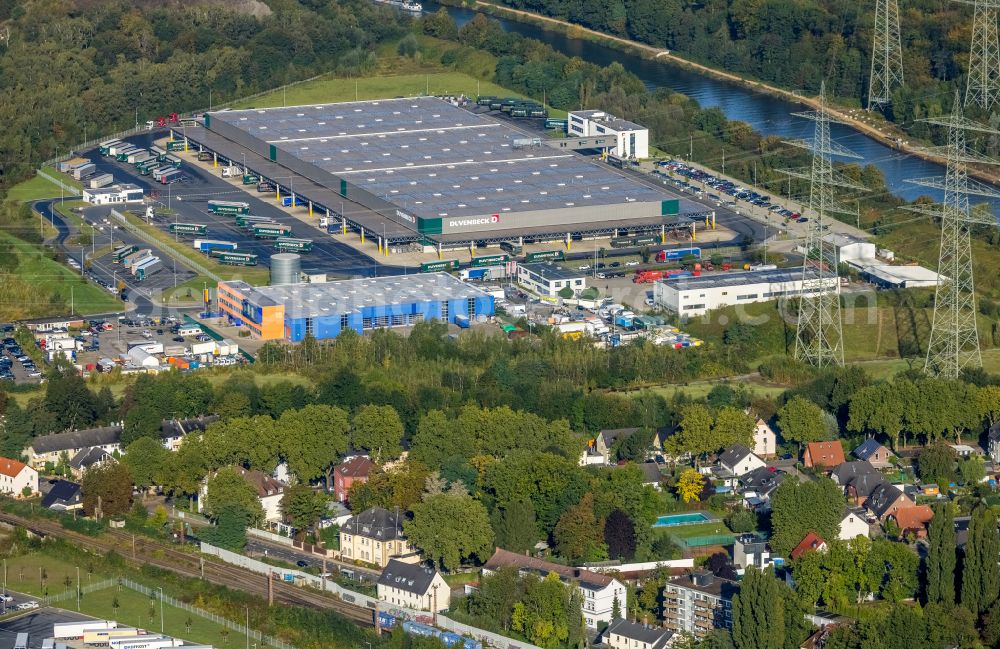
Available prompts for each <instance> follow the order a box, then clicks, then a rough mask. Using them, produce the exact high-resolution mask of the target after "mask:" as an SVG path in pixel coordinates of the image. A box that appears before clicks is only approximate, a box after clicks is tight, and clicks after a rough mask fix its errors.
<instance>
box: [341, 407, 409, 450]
mask: <svg viewBox="0 0 1000 649" xmlns="http://www.w3.org/2000/svg"><path fill="white" fill-rule="evenodd" d="M402 440H403V422H402V421H401V420H400V418H399V413H398V412H397V411H396V409H395V408H393V407H392V406H372V405H369V406H364V407H363V408H361V410H359V411H358V414H356V415H354V420H353V421H352V422H351V445H352V446H354V448H363V449H365V450H366V451H368V452H369V453H371V455H372V457H373V458H375V460H376V461H381V460H391V459H393V458H396V457H399V453H400V446H399V445H400V442H401V441H402Z"/></svg>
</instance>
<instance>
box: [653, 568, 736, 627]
mask: <svg viewBox="0 0 1000 649" xmlns="http://www.w3.org/2000/svg"><path fill="white" fill-rule="evenodd" d="M738 591H739V584H737V583H736V582H735V581H730V580H729V579H723V578H722V577H716V576H715V575H713V574H712V573H711V572H708V571H700V572H693V573H691V574H690V575H682V576H680V577H674V578H673V579H668V580H667V583H666V586H664V588H663V625H664V626H665V627H667V628H668V629H670V630H671V631H674V632H676V633H679V632H682V631H683V632H685V633H690V634H691V635H693V636H694V637H696V638H698V639H701V638H703V637H705V635H706V634H707V633H708V632H709V631H711V630H712V629H731V628H733V596H734V595H736V593H737V592H738Z"/></svg>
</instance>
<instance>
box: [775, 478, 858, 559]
mask: <svg viewBox="0 0 1000 649" xmlns="http://www.w3.org/2000/svg"><path fill="white" fill-rule="evenodd" d="M843 509H844V496H843V493H842V492H841V490H840V488H839V487H837V485H836V484H834V483H833V481H832V480H830V479H829V478H820V479H819V480H816V481H814V482H813V481H810V482H803V483H800V482H799V481H798V480H785V481H784V482H782V483H781V485H780V486H779V487H778V488H777V490H775V492H774V496H773V497H772V499H771V526H772V528H773V535H772V537H771V547H772V548H774V550H775V552H778V553H781V554H782V556H784V555H785V554H786V553H788V552H789V551H791V550H792V548H794V547H795V546H796V545H798V543H799V542H800V541H801V540H802V539H803V538H804V537H805V535H806V533H808V532H815V533H816V534H819V535H820V537H822V538H823V539H827V540H831V539H835V538H836V537H837V532H838V531H839V528H840V516H841V513H842V512H843Z"/></svg>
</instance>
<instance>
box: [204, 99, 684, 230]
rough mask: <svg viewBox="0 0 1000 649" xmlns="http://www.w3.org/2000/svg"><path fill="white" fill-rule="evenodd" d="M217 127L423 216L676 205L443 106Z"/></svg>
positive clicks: (295, 111)
mask: <svg viewBox="0 0 1000 649" xmlns="http://www.w3.org/2000/svg"><path fill="white" fill-rule="evenodd" d="M212 119H213V120H218V121H222V122H226V123H228V124H231V125H232V126H234V127H237V128H239V129H241V130H244V131H246V132H247V133H249V134H251V135H253V136H254V137H256V138H258V139H260V140H263V141H265V142H267V143H268V144H272V145H274V146H275V147H276V148H278V149H279V150H281V151H283V152H285V153H287V154H290V155H293V156H295V157H297V158H300V159H302V160H305V161H308V162H310V163H312V164H314V165H315V166H316V167H318V168H320V169H323V170H324V171H328V172H330V173H331V174H334V175H336V176H338V177H342V178H345V179H347V181H348V182H349V183H351V184H353V185H356V186H358V187H361V188H363V189H365V190H367V191H369V192H371V193H372V194H375V195H377V196H380V197H382V198H383V199H386V200H388V201H390V202H392V203H395V204H397V205H399V206H400V207H402V208H403V209H405V210H406V211H408V212H411V213H414V214H417V215H419V216H423V217H430V218H433V217H444V216H469V215H476V214H484V213H487V212H522V211H534V210H542V209H559V208H572V207H577V206H594V205H609V206H611V205H627V204H628V203H635V202H658V201H662V200H664V199H667V198H670V197H671V196H670V195H668V194H666V193H664V192H661V191H659V190H657V189H655V188H653V187H649V186H647V185H644V184H642V183H639V182H636V181H635V180H632V179H631V178H629V177H627V176H625V175H624V174H621V173H618V172H617V171H616V170H613V169H611V168H609V167H607V166H605V165H602V164H598V163H596V162H592V161H589V160H587V159H586V158H583V157H582V156H579V155H577V154H574V153H571V152H563V151H557V150H555V149H551V148H549V147H546V146H540V145H538V144H537V143H536V144H530V138H527V137H526V135H525V134H523V133H521V132H520V131H518V130H516V129H514V128H512V127H510V126H507V125H505V124H501V123H498V122H495V121H493V120H491V119H489V118H486V117H483V116H480V115H476V114H474V113H470V112H468V111H466V110H464V109H461V108H459V107H457V106H453V105H451V104H449V103H447V102H445V101H443V100H440V99H437V98H434V97H418V98H405V99H389V100H378V101H367V102H350V103H342V104H321V105H316V106H295V107H288V108H269V109H249V110H240V111H224V112H220V113H213V114H212ZM279 159H280V155H279ZM651 216H652V214H651Z"/></svg>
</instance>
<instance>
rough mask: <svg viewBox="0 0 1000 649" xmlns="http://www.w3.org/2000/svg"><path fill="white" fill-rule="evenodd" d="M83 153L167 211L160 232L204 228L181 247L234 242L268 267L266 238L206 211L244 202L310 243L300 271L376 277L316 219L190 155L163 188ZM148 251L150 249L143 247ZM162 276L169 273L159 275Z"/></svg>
mask: <svg viewBox="0 0 1000 649" xmlns="http://www.w3.org/2000/svg"><path fill="white" fill-rule="evenodd" d="M162 137H163V132H162V131H154V132H150V133H147V134H142V135H137V136H134V137H131V138H127V140H128V141H129V142H132V143H134V144H136V145H137V146H142V147H147V148H148V147H150V146H152V145H153V141H154V140H155V139H157V138H162ZM83 155H85V156H86V157H88V158H90V159H91V160H92V161H93V162H94V164H95V165H96V166H97V173H110V174H112V175H114V177H115V182H118V183H122V182H128V183H132V184H135V185H138V186H140V187H142V188H143V190H144V192H145V195H146V197H147V199H152V201H153V202H154V204H155V205H156V207H157V208H160V209H163V208H166V210H167V213H166V214H162V215H160V214H158V215H157V216H155V217H154V220H153V223H154V225H157V226H159V227H160V228H161V229H163V231H164V232H169V226H170V224H171V223H174V222H177V223H190V224H199V225H205V226H207V233H206V234H205V235H198V236H194V235H180V236H179V237H178V239H179V241H181V242H182V243H183V244H184V245H191V244H192V242H193V240H194V239H195V238H200V239H220V240H224V241H233V242H235V243H236V244H237V246H238V250H240V251H241V252H242V251H245V252H249V253H254V254H256V255H258V263H259V264H260V265H262V266H268V265H269V260H270V257H271V255H272V254H273V253H275V252H276V251H275V249H274V246H273V244H272V243H271V242H269V241H266V240H258V239H255V238H254V237H253V236H252V235H250V234H249V233H248V232H247V231H245V230H243V229H240V228H237V227H236V225H235V223H234V218H233V217H232V216H224V215H216V214H211V213H210V212H208V209H207V203H208V201H209V200H213V199H217V200H229V201H242V202H246V203H249V204H250V213H251V214H253V215H255V216H264V217H267V218H270V219H272V220H273V221H274V222H276V223H280V224H283V225H287V226H289V227H291V229H292V236H293V237H295V238H300V239H311V240H313V242H314V244H313V248H312V251H311V252H310V253H303V255H302V269H303V271H306V272H315V273H333V274H336V275H340V276H372V275H374V274H376V267H377V263H376V261H375V260H374V259H372V258H371V257H369V256H368V255H366V254H364V253H362V252H361V251H359V250H356V249H354V248H352V247H350V246H347V245H344V244H342V243H340V242H338V241H336V240H335V239H334V238H333V237H331V236H330V235H329V234H328V233H327V232H326V230H325V228H321V227H320V226H319V217H318V216H316V217H315V219H314V221H315V223H313V224H307V223H304V222H303V221H302V220H301V219H298V218H295V217H293V216H291V215H289V214H288V213H287V212H285V211H284V210H282V209H280V208H278V207H277V206H276V205H275V204H274V202H273V198H274V195H273V194H270V193H267V194H258V193H257V192H255V191H252V190H251V191H250V192H246V191H243V189H241V188H240V187H237V186H234V185H232V184H230V183H229V182H227V181H226V180H225V179H223V178H221V176H220V175H219V174H220V172H219V171H218V170H206V169H203V168H201V167H200V166H198V165H197V164H194V154H193V152H192V153H181V152H176V153H175V155H177V156H178V157H181V158H182V159H183V160H184V164H183V166H182V167H181V170H182V172H183V177H182V180H181V181H179V182H177V183H172V184H169V185H161V184H160V183H158V182H155V181H153V180H152V178H151V177H150V176H143V175H141V174H140V173H139V172H138V171H137V170H136V169H135V168H134V167H133V166H132V165H130V164H128V163H125V162H119V161H117V160H114V159H113V158H109V157H105V156H102V155H100V153H99V152H98V151H97V150H96V149H95V150H91V151H87V152H85V153H84V154H83ZM147 247H148V246H147ZM392 272H402V269H395V268H393V267H388V268H386V267H381V268H379V269H378V274H380V275H382V274H387V273H390V274H391V273H392ZM159 274H160V275H163V274H168V275H169V273H163V272H161V273H159Z"/></svg>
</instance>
